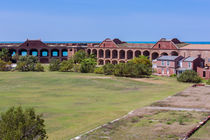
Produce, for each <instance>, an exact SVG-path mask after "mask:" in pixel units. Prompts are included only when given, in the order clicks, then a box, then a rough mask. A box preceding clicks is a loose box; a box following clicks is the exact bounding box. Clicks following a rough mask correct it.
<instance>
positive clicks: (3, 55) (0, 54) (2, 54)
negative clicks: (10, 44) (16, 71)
mask: <svg viewBox="0 0 210 140" xmlns="http://www.w3.org/2000/svg"><path fill="white" fill-rule="evenodd" d="M10 58H11V55H10V53H9V50H8V49H5V48H3V49H2V51H0V59H1V60H3V61H5V62H8V61H9V60H10Z"/></svg>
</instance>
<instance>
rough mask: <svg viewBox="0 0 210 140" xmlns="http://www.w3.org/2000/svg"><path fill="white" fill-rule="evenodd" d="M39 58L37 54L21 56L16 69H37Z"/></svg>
mask: <svg viewBox="0 0 210 140" xmlns="http://www.w3.org/2000/svg"><path fill="white" fill-rule="evenodd" d="M37 62H38V58H37V57H35V56H20V57H19V59H18V62H17V67H16V69H17V70H18V71H22V72H23V71H36V64H37Z"/></svg>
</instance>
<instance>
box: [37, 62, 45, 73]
mask: <svg viewBox="0 0 210 140" xmlns="http://www.w3.org/2000/svg"><path fill="white" fill-rule="evenodd" d="M35 71H38V72H44V67H43V66H42V64H41V63H37V64H36V67H35Z"/></svg>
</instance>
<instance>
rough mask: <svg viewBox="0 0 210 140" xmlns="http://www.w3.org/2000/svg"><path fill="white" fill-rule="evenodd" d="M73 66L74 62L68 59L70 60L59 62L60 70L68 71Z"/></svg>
mask: <svg viewBox="0 0 210 140" xmlns="http://www.w3.org/2000/svg"><path fill="white" fill-rule="evenodd" d="M73 66H74V62H73V61H72V60H71V59H70V60H67V61H66V60H64V61H63V62H61V64H60V69H59V71H60V72H70V71H71V70H72V68H73Z"/></svg>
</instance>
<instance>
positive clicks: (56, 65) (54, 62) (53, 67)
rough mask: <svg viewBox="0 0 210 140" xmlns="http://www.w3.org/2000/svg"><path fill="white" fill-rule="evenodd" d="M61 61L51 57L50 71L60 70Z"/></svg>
mask: <svg viewBox="0 0 210 140" xmlns="http://www.w3.org/2000/svg"><path fill="white" fill-rule="evenodd" d="M60 63H61V61H60V60H59V59H51V61H50V65H49V70H50V71H59V69H60Z"/></svg>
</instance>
